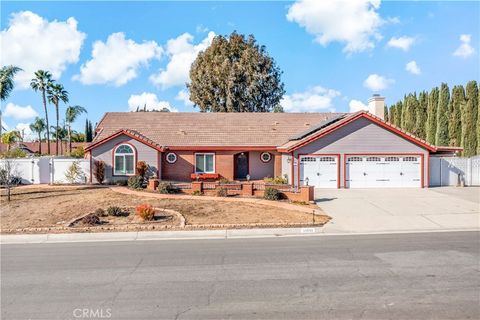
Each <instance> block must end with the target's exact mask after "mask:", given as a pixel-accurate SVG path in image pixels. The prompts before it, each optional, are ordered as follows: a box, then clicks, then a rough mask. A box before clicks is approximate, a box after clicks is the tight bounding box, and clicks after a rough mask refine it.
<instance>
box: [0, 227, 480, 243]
mask: <svg viewBox="0 0 480 320" xmlns="http://www.w3.org/2000/svg"><path fill="white" fill-rule="evenodd" d="M461 231H477V232H480V229H479V228H472V229H443V230H403V231H375V232H325V230H323V228H321V227H311V228H270V229H222V230H195V231H135V232H105V233H58V234H21V235H1V236H0V242H1V244H2V245H5V244H32V243H75V242H104V241H147V240H200V239H204V240H207V239H212V240H213V239H217V240H220V239H223V240H227V239H247V238H282V237H305V236H358V235H388V234H409V233H432V232H437V233H438V232H461Z"/></svg>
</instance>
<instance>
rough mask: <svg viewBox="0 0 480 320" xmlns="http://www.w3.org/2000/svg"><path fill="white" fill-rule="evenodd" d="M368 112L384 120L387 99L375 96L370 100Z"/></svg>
mask: <svg viewBox="0 0 480 320" xmlns="http://www.w3.org/2000/svg"><path fill="white" fill-rule="evenodd" d="M368 112H370V113H371V114H373V115H374V116H377V117H379V118H381V119H383V118H384V114H385V97H381V96H380V95H379V94H374V95H373V96H372V97H371V98H370V99H368Z"/></svg>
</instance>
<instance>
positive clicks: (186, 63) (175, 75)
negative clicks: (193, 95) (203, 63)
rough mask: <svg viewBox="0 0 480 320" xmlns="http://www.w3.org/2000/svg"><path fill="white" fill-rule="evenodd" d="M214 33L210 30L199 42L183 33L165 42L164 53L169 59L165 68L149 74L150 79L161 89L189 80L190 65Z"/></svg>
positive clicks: (208, 43) (182, 83)
mask: <svg viewBox="0 0 480 320" xmlns="http://www.w3.org/2000/svg"><path fill="white" fill-rule="evenodd" d="M214 37H215V33H214V32H213V31H210V32H209V33H208V35H207V37H206V38H205V39H203V40H202V41H201V42H200V43H199V44H197V45H194V44H193V36H192V35H191V34H189V33H184V34H182V35H180V36H178V37H177V38H175V39H170V40H168V42H167V46H166V53H167V54H168V56H169V58H170V60H169V62H168V64H167V67H166V68H165V69H161V70H160V72H159V73H157V74H153V75H151V76H150V81H151V82H152V83H153V84H155V85H158V86H160V87H162V88H163V89H166V88H169V87H173V86H176V85H184V84H185V83H186V82H188V80H189V72H190V66H191V64H192V63H193V61H195V58H196V57H197V55H198V53H199V52H200V51H202V50H205V49H206V48H207V47H208V46H209V45H210V44H211V43H212V40H213V38H214Z"/></svg>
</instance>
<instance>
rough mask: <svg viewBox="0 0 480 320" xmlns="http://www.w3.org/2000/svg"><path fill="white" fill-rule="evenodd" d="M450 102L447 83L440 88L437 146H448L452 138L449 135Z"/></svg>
mask: <svg viewBox="0 0 480 320" xmlns="http://www.w3.org/2000/svg"><path fill="white" fill-rule="evenodd" d="M449 101H450V91H449V89H448V85H447V84H446V83H442V85H441V86H440V94H439V97H438V107H437V132H436V134H435V144H436V145H437V146H448V145H449V142H450V137H449V134H448V122H449V121H448V120H449V114H448V103H449Z"/></svg>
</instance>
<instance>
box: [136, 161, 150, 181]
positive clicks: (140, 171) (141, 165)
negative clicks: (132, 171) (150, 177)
mask: <svg viewBox="0 0 480 320" xmlns="http://www.w3.org/2000/svg"><path fill="white" fill-rule="evenodd" d="M147 170H148V165H147V163H146V162H145V161H138V162H137V175H139V176H140V177H142V178H145V175H146V174H147Z"/></svg>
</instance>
